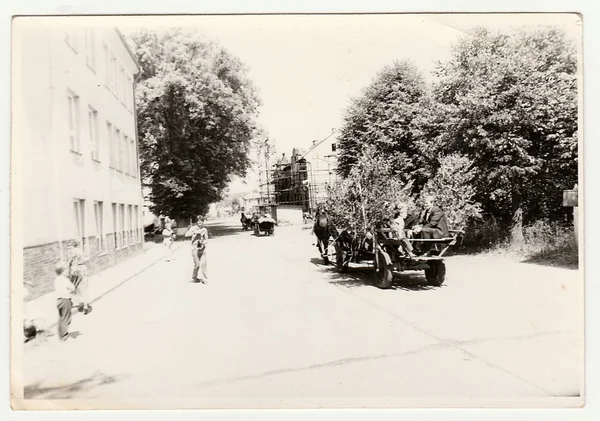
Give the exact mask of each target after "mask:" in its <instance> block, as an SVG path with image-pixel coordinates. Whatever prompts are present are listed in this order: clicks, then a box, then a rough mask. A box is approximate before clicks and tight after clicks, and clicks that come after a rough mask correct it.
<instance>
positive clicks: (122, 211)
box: [119, 204, 127, 247]
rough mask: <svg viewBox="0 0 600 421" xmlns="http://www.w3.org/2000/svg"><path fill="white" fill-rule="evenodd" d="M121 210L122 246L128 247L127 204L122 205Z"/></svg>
mask: <svg viewBox="0 0 600 421" xmlns="http://www.w3.org/2000/svg"><path fill="white" fill-rule="evenodd" d="M120 208H121V209H120V210H121V212H120V213H119V216H120V222H121V246H122V247H127V231H126V230H125V205H123V204H122V205H121V206H120Z"/></svg>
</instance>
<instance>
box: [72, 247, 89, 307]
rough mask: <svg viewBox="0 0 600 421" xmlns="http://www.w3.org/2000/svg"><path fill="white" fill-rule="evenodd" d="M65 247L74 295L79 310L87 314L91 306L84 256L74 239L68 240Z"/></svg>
mask: <svg viewBox="0 0 600 421" xmlns="http://www.w3.org/2000/svg"><path fill="white" fill-rule="evenodd" d="M67 249H68V255H69V265H68V277H69V280H70V281H71V283H72V284H73V285H74V286H75V295H76V298H77V299H78V301H79V303H78V307H79V311H83V313H84V314H88V313H89V312H90V311H92V306H90V304H89V285H88V276H87V266H86V265H85V257H84V255H83V251H82V250H81V248H80V247H79V242H78V241H76V240H70V241H69V242H68V243H67Z"/></svg>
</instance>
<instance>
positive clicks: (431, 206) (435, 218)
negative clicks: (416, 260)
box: [413, 195, 450, 253]
mask: <svg viewBox="0 0 600 421" xmlns="http://www.w3.org/2000/svg"><path fill="white" fill-rule="evenodd" d="M413 232H414V233H415V234H418V236H419V238H422V239H440V238H447V237H449V236H450V232H449V231H448V222H447V220H446V214H445V213H444V211H443V210H442V209H440V208H439V207H438V206H436V205H435V196H433V195H427V196H425V206H424V209H423V212H421V216H420V219H419V225H417V226H415V228H414V229H413ZM420 248H421V250H422V251H423V252H429V253H434V251H432V250H430V249H431V246H430V245H428V243H427V242H425V243H423V244H422V246H421V247H420ZM435 251H437V247H436V248H435Z"/></svg>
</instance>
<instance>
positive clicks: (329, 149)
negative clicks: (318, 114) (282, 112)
mask: <svg viewBox="0 0 600 421" xmlns="http://www.w3.org/2000/svg"><path fill="white" fill-rule="evenodd" d="M271 178H272V184H273V191H274V196H275V203H276V204H277V205H292V206H298V207H301V209H302V210H303V211H304V212H314V211H315V210H316V208H317V206H318V205H319V203H321V202H323V201H324V200H325V198H326V197H327V186H328V185H332V184H334V183H335V182H336V181H337V180H338V175H337V150H336V139H335V138H334V137H333V136H330V137H328V138H326V139H324V140H322V141H320V142H314V143H313V144H312V145H311V147H310V148H309V149H308V150H306V151H302V150H298V149H295V148H294V149H293V150H292V155H291V156H290V157H289V158H288V157H286V156H285V154H283V155H282V156H281V157H280V158H279V159H278V160H277V161H276V164H275V166H274V168H273V172H272V177H271Z"/></svg>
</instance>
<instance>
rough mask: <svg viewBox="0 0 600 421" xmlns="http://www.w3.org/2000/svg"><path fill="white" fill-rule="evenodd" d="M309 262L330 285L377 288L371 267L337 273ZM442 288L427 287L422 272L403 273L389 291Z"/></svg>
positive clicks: (320, 261) (314, 260)
mask: <svg viewBox="0 0 600 421" xmlns="http://www.w3.org/2000/svg"><path fill="white" fill-rule="evenodd" d="M310 261H311V263H313V264H314V265H316V266H317V267H319V269H320V270H321V271H322V272H323V273H326V274H327V275H328V276H329V278H330V281H329V283H330V284H333V285H340V286H343V287H346V288H358V287H373V288H377V279H376V277H375V272H374V270H373V268H372V267H371V266H369V267H365V266H362V267H350V268H348V270H347V271H346V272H344V273H339V272H338V271H337V269H336V267H335V266H334V265H331V264H330V265H325V264H324V263H323V259H321V258H318V257H313V258H311V259H310ZM443 287H444V285H442V286H441V287H434V286H431V285H428V284H427V280H426V279H425V275H424V274H423V272H404V273H402V274H394V281H393V282H392V286H391V287H390V288H389V289H390V290H402V291H429V290H432V289H437V288H443Z"/></svg>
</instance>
